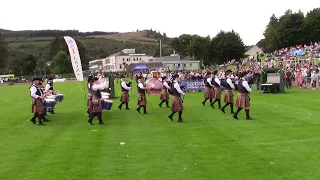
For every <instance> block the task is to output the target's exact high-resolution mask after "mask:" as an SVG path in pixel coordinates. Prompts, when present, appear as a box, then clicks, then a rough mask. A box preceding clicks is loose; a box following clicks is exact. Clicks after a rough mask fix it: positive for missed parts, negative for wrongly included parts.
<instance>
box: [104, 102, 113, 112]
mask: <svg viewBox="0 0 320 180" xmlns="http://www.w3.org/2000/svg"><path fill="white" fill-rule="evenodd" d="M112 104H113V101H111V100H109V99H104V100H103V102H102V109H105V110H107V111H110V110H111V108H112Z"/></svg>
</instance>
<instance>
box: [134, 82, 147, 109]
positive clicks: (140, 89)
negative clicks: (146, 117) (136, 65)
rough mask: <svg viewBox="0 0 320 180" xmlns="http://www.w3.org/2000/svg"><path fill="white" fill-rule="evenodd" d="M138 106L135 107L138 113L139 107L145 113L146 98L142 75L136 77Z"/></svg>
mask: <svg viewBox="0 0 320 180" xmlns="http://www.w3.org/2000/svg"><path fill="white" fill-rule="evenodd" d="M138 95H139V98H138V106H139V107H138V108H137V109H136V110H137V111H138V113H140V109H141V108H143V113H144V114H148V113H147V99H146V86H145V84H144V78H143V76H139V77H138Z"/></svg>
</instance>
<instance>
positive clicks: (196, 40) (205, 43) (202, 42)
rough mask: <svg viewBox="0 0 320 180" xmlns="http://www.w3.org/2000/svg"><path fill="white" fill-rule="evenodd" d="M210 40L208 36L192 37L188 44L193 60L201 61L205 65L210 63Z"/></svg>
mask: <svg viewBox="0 0 320 180" xmlns="http://www.w3.org/2000/svg"><path fill="white" fill-rule="evenodd" d="M210 40H211V39H210V36H207V37H201V36H198V35H194V36H193V39H192V40H191V44H190V48H191V50H190V51H191V53H192V55H194V57H195V59H197V60H201V61H202V62H203V63H205V64H209V63H210V62H208V53H209V45H210Z"/></svg>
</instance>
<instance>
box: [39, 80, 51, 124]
mask: <svg viewBox="0 0 320 180" xmlns="http://www.w3.org/2000/svg"><path fill="white" fill-rule="evenodd" d="M37 88H38V89H39V90H40V91H41V94H42V95H43V96H44V97H45V96H46V95H45V88H44V87H43V79H41V80H40V81H39V85H38V86H37ZM43 105H44V117H43V122H48V121H49V119H47V118H46V117H48V114H47V108H46V106H45V104H43Z"/></svg>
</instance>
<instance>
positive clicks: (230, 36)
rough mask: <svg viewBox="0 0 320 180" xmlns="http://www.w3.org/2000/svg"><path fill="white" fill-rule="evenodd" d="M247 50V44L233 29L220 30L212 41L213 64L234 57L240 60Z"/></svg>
mask: <svg viewBox="0 0 320 180" xmlns="http://www.w3.org/2000/svg"><path fill="white" fill-rule="evenodd" d="M245 52H246V49H245V45H244V43H243V41H242V39H241V37H240V35H239V34H238V33H236V32H234V31H233V30H232V31H228V32H225V31H220V32H219V33H218V34H217V35H216V36H215V37H214V38H212V40H211V42H210V49H209V53H210V56H211V64H214V63H218V64H220V63H223V62H225V61H228V60H232V59H236V60H239V59H240V58H243V57H244V53H245Z"/></svg>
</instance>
